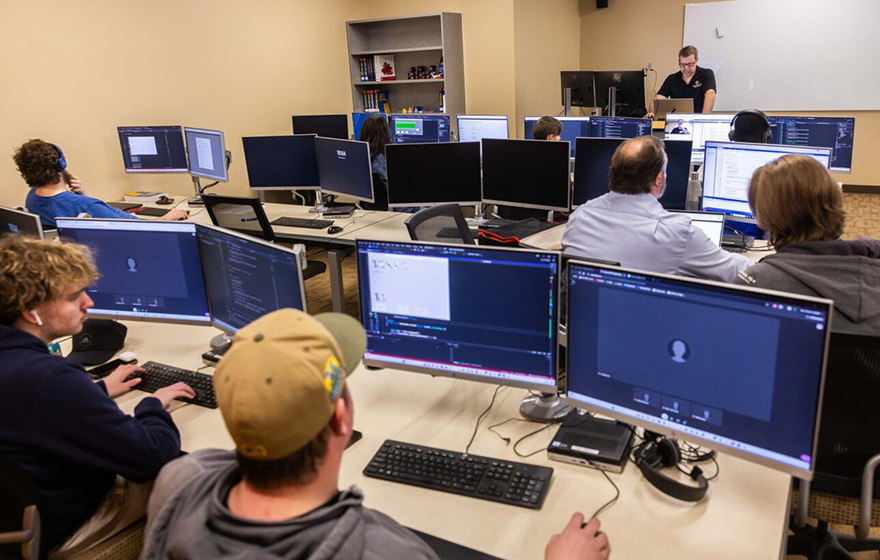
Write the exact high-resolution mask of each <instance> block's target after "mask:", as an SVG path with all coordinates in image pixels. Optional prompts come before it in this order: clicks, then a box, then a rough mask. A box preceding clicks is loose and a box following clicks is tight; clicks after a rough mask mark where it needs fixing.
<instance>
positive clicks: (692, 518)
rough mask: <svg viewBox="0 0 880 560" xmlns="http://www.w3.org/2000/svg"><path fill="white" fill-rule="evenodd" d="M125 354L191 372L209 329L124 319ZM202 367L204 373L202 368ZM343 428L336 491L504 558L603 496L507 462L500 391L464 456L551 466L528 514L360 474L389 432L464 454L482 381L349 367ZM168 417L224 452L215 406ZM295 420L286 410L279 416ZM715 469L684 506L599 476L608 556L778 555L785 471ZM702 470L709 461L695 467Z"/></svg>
mask: <svg viewBox="0 0 880 560" xmlns="http://www.w3.org/2000/svg"><path fill="white" fill-rule="evenodd" d="M126 324H127V326H128V328H129V332H128V338H127V340H126V346H125V350H131V351H134V352H136V353H137V354H138V358H139V360H140V361H141V362H145V361H147V360H153V361H157V362H160V363H165V364H169V365H174V366H179V367H184V368H188V369H192V370H194V369H196V368H198V367H200V366H201V363H200V355H201V353H202V352H203V351H204V350H205V349H206V348H207V345H208V341H209V340H210V339H211V337H212V336H213V335H215V334H216V333H217V331H216V330H214V329H213V328H212V327H192V326H175V325H162V324H151V323H135V322H127V323H126ZM203 371H205V372H208V373H210V372H212V371H213V370H212V368H207V369H205V370H203ZM349 386H350V389H351V393H352V397H353V399H354V407H355V410H354V417H355V421H354V422H355V428H356V429H358V430H360V431H362V432H363V434H364V438H363V440H361V441H359V442H358V443H356V444H355V445H353V446H352V447H351V448H350V449H349V450H347V451H346V452H345V455H344V458H343V462H342V469H341V472H340V486H343V487H344V486H348V485H351V484H354V485H357V486H358V487H360V488H362V489H363V490H364V494H365V497H366V498H365V504H366V505H367V506H368V507H371V508H375V509H378V510H380V511H383V512H385V513H387V514H388V515H390V516H391V517H393V518H394V519H396V520H397V521H398V522H400V523H402V524H404V525H407V526H410V527H413V528H414V529H418V530H420V531H423V532H426V533H429V534H433V535H436V536H438V537H441V538H444V539H447V540H450V541H454V542H457V543H460V544H463V545H465V546H468V547H471V548H474V549H477V550H480V551H483V552H486V553H489V554H492V555H495V556H498V557H501V558H504V559H507V560H537V559H540V558H543V553H544V547H545V545H546V543H547V541H548V539H549V538H550V536H551V535H553V534H554V533H557V532H559V531H560V530H561V529H562V528H563V527H564V526H565V524H566V523H567V521H568V519H569V517H570V516H571V514H572V513H573V512H575V511H581V512H582V513H584V515H587V516H589V515H591V514H592V513H593V512H594V511H595V510H596V509H597V508H599V507H600V506H601V505H602V504H604V503H605V502H606V501H608V500H609V499H610V498H611V497H613V495H614V490H613V488H612V487H611V485H610V484H608V481H607V480H606V479H605V478H604V476H603V475H602V474H601V473H599V472H598V471H595V470H592V469H588V468H584V467H579V466H575V465H569V464H565V463H558V462H555V461H550V460H548V459H547V454H546V452H544V451H541V452H540V453H538V454H536V455H534V456H532V457H530V458H528V459H522V458H519V457H517V456H516V455H515V454H514V452H513V450H512V445H510V446H508V445H505V443H504V442H503V441H502V440H501V439H499V437H498V436H496V435H495V434H493V433H491V432H489V431H488V430H487V428H488V426H490V425H492V424H495V423H498V422H501V421H502V420H506V419H507V418H514V417H518V406H519V402H520V400H521V399H522V398H523V397H524V396H526V394H527V392H526V391H525V390H522V389H513V388H506V389H502V390H501V391H500V393H499V395H498V399H497V400H496V402H495V406H494V407H493V409H492V411H491V412H490V413H489V414H488V416H487V417H486V418H485V419H484V421H483V423H482V425H481V426H480V429H479V431H478V432H477V437H476V438H475V440H474V443H473V445H472V447H471V452H472V453H473V454H476V455H484V456H488V457H493V458H499V459H507V460H512V461H522V462H527V463H533V464H539V465H545V466H549V467H553V468H554V469H555V471H554V476H553V480H552V483H551V486H550V489H549V493H548V494H547V497H546V499H545V502H544V505H543V507H542V508H541V509H540V510H529V509H524V508H519V507H516V506H510V505H505V504H497V503H494V502H488V501H484V500H479V499H474V498H468V497H464V496H458V495H454V494H447V493H444V492H438V491H432V490H425V489H422V488H416V487H413V486H408V485H404V484H399V483H393V482H386V481H382V480H377V479H371V478H367V477H365V476H364V475H363V474H362V471H363V469H364V467H365V466H366V465H367V463H368V462H369V460H370V458H371V457H372V456H373V454H374V453H375V452H376V450H377V449H378V448H379V447H380V446H381V444H382V443H383V442H384V440H385V439H396V440H401V441H404V442H410V443H416V444H421V445H425V446H432V447H439V448H443V449H447V450H452V451H464V448H465V446H466V445H467V442H468V440H469V439H470V437H471V434H472V433H473V430H474V424H475V422H476V420H477V417H478V416H479V415H480V413H481V412H482V411H483V410H484V409H485V407H486V406H488V404H489V401H490V400H491V397H492V392H493V391H494V386H492V385H488V384H482V383H476V382H470V381H461V380H453V379H450V378H441V377H436V378H434V377H431V376H428V375H424V374H416V373H408V372H402V371H395V370H380V371H368V370H366V369H364V368H363V367H359V368H358V369H357V371H356V372H355V374H354V375H353V376H352V377H351V378H350V385H349ZM144 395H145V394H144V393H142V392H140V391H136V390H134V391H131V392H129V393H128V394H126V395H123V396H121V397H119V398H117V402H118V403H119V405H120V407H121V408H122V409H123V410H124V411H126V412H131V411H132V410H133V409H134V406H135V405H136V404H137V402H138V401H139V400H140V399H141V398H143V397H144ZM172 416H173V418H174V420H175V422H176V423H177V425H178V427H179V429H180V432H181V437H182V442H183V449H184V450H186V451H195V450H198V449H202V448H207V447H219V448H225V449H232V448H233V444H232V441H231V439H230V437H229V435H228V433H227V432H226V429H225V426H224V424H223V422H222V418H221V415H220V412H219V410H210V409H205V408H202V407H197V406H194V405H188V404H184V403H176V404H175V405H174V409H173V411H172ZM295 418H296V415H295V412H294V411H291V421H295ZM536 427H539V425H537V424H532V423H525V422H509V423H507V424H505V425H504V426H501V427H499V428H497V430H498V431H500V432H501V433H502V434H504V435H505V436H506V437H510V438H512V439H513V441H516V439H518V438H519V437H521V436H522V435H525V434H526V433H528V432H530V431H532V430H534V429H536ZM554 432H555V428H549V429H548V430H546V431H545V432H542V433H540V434H538V435H536V436H534V437H533V438H531V439H529V440H526V442H524V443H523V444H521V446H520V451H521V452H530V451H534V450H537V449H542V448H545V447H546V446H547V444H548V443H549V441H550V439H551V437H552V434H553V433H554ZM718 462H719V464H720V465H721V473H720V476H719V477H718V478H717V479H715V480H713V481H712V482H711V483H710V487H709V493H708V498H707V499H705V500H704V501H703V502H701V503H699V504H696V505H692V504H688V503H685V502H680V501H677V500H674V499H672V498H669V497H667V496H665V495H663V494H661V493H660V492H659V491H657V490H655V489H654V488H653V487H652V486H651V485H650V484H649V483H648V482H647V481H646V480H645V479H644V478H643V477H642V475H641V473H640V472H639V470H638V468H636V466H635V465H633V464H629V465H627V467H626V469H625V471H624V472H623V473H622V474H611V475H610V476H611V477H612V479H613V480H614V481H615V483H616V484H617V485H618V486H619V488H620V498H619V500H618V501H617V503H616V504H614V505H613V506H612V507H611V508H610V509H608V510H607V511H605V512H604V513H602V514H601V516H600V519H601V521H602V529H603V530H604V531H606V532H607V533H608V535H609V538H610V540H611V547H612V550H613V557H614V558H624V559H637V558H652V559H653V558H657V559H676V560H685V559H690V558H693V559H700V560H703V559H705V558H712V559H715V560H719V559H726V558H731V559H733V558H736V559H739V558H749V559H750V560H761V559H767V560H770V559H778V558H780V557H781V556H782V553H783V546H784V535H785V532H786V526H787V515H788V501H789V488H790V481H791V479H790V477H789V476H787V475H785V474H782V473H780V472H776V471H773V470H771V469H768V468H766V467H762V466H758V465H754V464H751V463H748V462H746V461H743V460H741V459H737V458H735V457H730V456H727V455H720V456H719V457H718ZM705 470H706V472H707V476H711V475H712V474H713V472H714V468H713V467H712V466H711V465H708V466H707V467H706V468H705Z"/></svg>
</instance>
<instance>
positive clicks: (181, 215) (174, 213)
mask: <svg viewBox="0 0 880 560" xmlns="http://www.w3.org/2000/svg"><path fill="white" fill-rule="evenodd" d="M187 218H189V213H188V212H187V211H186V210H181V209H176V210H169V211H168V213H167V214H165V215H164V216H162V217H161V218H158V219H159V220H162V221H164V222H175V221H177V220H185V219H187Z"/></svg>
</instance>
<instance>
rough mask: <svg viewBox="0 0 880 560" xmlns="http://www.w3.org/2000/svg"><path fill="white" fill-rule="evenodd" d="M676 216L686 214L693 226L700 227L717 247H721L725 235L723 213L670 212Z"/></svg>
mask: <svg viewBox="0 0 880 560" xmlns="http://www.w3.org/2000/svg"><path fill="white" fill-rule="evenodd" d="M670 212H675V213H676V214H684V215H685V216H687V217H688V218H690V219H691V224H693V226H694V227H698V228H700V229H701V230H703V232H704V233H705V234H706V235H707V236H708V237H709V239H711V240H712V243H714V244H715V245H716V246H717V247H720V246H721V238H722V236H723V235H724V213H723V212H688V211H686V210H670Z"/></svg>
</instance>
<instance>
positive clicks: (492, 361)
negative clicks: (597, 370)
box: [357, 240, 559, 393]
mask: <svg viewBox="0 0 880 560" xmlns="http://www.w3.org/2000/svg"><path fill="white" fill-rule="evenodd" d="M357 257H358V261H357V262H358V287H359V290H360V301H361V320H362V321H363V325H364V329H365V330H366V332H367V350H366V352H365V353H364V364H366V365H373V366H386V367H393V368H396V369H404V370H407V371H414V372H419V373H427V374H430V375H443V376H449V377H461V378H464V379H471V380H474V381H484V382H487V383H495V384H503V385H511V386H515V387H525V388H528V389H533V390H535V391H541V392H548V393H552V392H555V387H556V368H557V345H556V336H557V335H556V322H557V313H558V310H557V306H558V301H559V299H558V295H557V294H558V275H559V254H558V253H555V252H550V251H525V250H521V249H501V248H487V247H480V246H476V245H446V244H436V243H419V242H391V241H365V240H358V241H357Z"/></svg>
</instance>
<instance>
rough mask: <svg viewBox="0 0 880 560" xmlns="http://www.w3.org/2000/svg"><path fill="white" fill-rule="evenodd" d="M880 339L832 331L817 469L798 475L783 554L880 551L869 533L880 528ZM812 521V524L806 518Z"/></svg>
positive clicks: (821, 556) (816, 555)
mask: <svg viewBox="0 0 880 560" xmlns="http://www.w3.org/2000/svg"><path fill="white" fill-rule="evenodd" d="M878 402H880V337H877V336H867V335H854V334H843V333H832V334H831V346H830V349H829V354H828V367H827V370H826V374H825V393H824V398H823V404H822V416H821V425H820V427H819V446H818V451H817V458H816V474H815V476H814V477H813V481H812V482H811V483H807V482H804V481H799V482H800V484H799V488H798V490H797V493H796V494H793V495H792V509H793V511H797V514H796V515H795V516H794V517H793V519H792V523H791V527H790V528H791V530H792V531H793V532H794V535H791V536H789V537H788V547H787V553H788V554H789V555H801V556H806V557H807V558H810V559H811V560H820V559H829V560H830V559H832V558H833V559H837V558H845V559H847V558H848V559H852V558H853V556H852V555H850V554H849V553H850V552H859V551H868V550H871V551H880V539H876V538H868V532H869V530H870V528H871V527H878V526H880V491H878V488H877V487H878V485H876V484H874V483H875V469H876V467H877V466H878V465H880V406H878ZM808 517H809V518H813V519H817V520H818V523H817V525H816V526H815V527H813V526H810V525H807V524H806V521H807V518H808ZM829 524H837V525H851V526H855V528H856V531H855V535H849V534H842V533H832V532H830V531H829V530H828V525H829Z"/></svg>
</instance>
